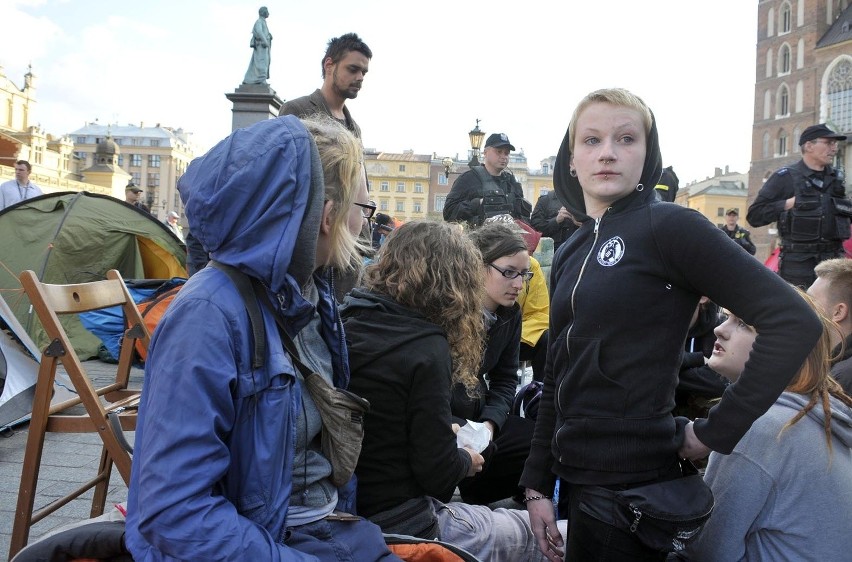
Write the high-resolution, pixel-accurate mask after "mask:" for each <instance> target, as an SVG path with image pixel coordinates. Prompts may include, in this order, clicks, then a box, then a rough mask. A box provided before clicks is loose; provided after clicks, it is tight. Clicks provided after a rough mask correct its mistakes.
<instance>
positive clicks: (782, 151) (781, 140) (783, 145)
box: [776, 132, 787, 156]
mask: <svg viewBox="0 0 852 562" xmlns="http://www.w3.org/2000/svg"><path fill="white" fill-rule="evenodd" d="M786 155H787V134H786V133H784V132H782V133H781V134H780V135H779V136H778V153H777V154H776V156H786Z"/></svg>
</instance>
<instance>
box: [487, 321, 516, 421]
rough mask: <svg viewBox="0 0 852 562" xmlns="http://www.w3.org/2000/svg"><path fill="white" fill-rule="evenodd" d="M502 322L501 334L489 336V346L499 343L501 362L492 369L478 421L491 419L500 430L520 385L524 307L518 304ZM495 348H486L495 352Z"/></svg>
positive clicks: (498, 352) (499, 359) (489, 372)
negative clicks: (519, 372)
mask: <svg viewBox="0 0 852 562" xmlns="http://www.w3.org/2000/svg"><path fill="white" fill-rule="evenodd" d="M509 312H510V313H511V314H510V316H509V317H508V318H506V319H505V320H504V319H503V318H501V319H499V320H498V322H505V325H503V326H501V329H500V332H501V336H502V337H499V338H494V337H489V340H488V347H492V346H496V347H497V348H498V349H497V350H496V351H497V354H498V355H497V357H498V359H497V362H496V364H494V365H493V366H492V367H491V368H489V369H488V395H487V397H486V399H485V405H484V406H483V407H482V414H480V419H479V420H478V421H486V420H490V421H492V422H494V425H495V426H497V429H498V430H499V429H500V428H501V427H503V424H504V423H505V422H506V418H507V417H508V416H509V409H510V408H511V407H512V400H513V399H514V397H515V390H516V389H517V387H518V354H519V353H520V347H521V318H522V317H521V309H520V307H518V306H514V307H513V308H512V309H511V310H510V311H509ZM494 351H495V350H494V349H491V350H490V352H489V350H486V351H485V353H486V354H489V355H491V354H492V353H493V352H494Z"/></svg>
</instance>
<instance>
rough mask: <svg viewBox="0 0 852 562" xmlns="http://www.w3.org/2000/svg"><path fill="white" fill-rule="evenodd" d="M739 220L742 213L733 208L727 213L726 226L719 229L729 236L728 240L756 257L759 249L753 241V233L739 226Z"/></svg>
mask: <svg viewBox="0 0 852 562" xmlns="http://www.w3.org/2000/svg"><path fill="white" fill-rule="evenodd" d="M739 218H740V212H739V211H738V210H737V209H736V208H734V207H731V208H730V209H728V211H727V212H726V213H725V224H723V225H722V226H720V227H719V228H720V229H722V232H724V233H725V234H727V235H728V238H730V239H731V240H733V241H734V242H736V243H737V244H739V245H740V246H741V247H742V249H743V250H745V251H746V252H748V253H749V254H751V255H754V254H755V252H757V248H756V247H755V246H754V243H753V242H752V241H751V232H749V231H748V230H746V229H744V228H743V227H741V226H740V225H738V224H737V220H738V219H739Z"/></svg>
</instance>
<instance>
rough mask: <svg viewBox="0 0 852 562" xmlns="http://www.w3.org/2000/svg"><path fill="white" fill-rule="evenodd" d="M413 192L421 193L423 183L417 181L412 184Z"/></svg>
mask: <svg viewBox="0 0 852 562" xmlns="http://www.w3.org/2000/svg"><path fill="white" fill-rule="evenodd" d="M414 193H423V184H422V183H420V182H417V183H415V184H414Z"/></svg>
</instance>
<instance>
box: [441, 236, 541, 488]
mask: <svg viewBox="0 0 852 562" xmlns="http://www.w3.org/2000/svg"><path fill="white" fill-rule="evenodd" d="M468 236H470V238H471V240H473V242H474V244H475V245H476V246H477V247H478V248H479V251H480V253H481V254H482V261H481V262H480V263H481V264H482V270H483V271H482V274H483V275H484V276H485V288H484V290H483V294H482V296H481V301H480V302H481V306H482V316H483V318H484V320H483V321H484V322H485V331H486V340H485V341H486V342H487V343H486V345H485V349H484V351H483V353H482V361H481V363H480V367H479V373H478V374H479V382H478V383H477V389H476V393H475V394H474V395H471V394H470V393H468V392H467V391H466V389H465V388H464V387H463V386H461V385H458V384H457V385H455V387H454V389H453V396H452V402H451V409H452V412H453V416H454V417H455V419H456V423H458V424H459V425H463V424H465V423H466V420H471V421H475V422H479V423H483V424H484V425H485V426H486V427H488V430H489V432H490V435H491V440H492V444H491V445H490V446H489V448H488V449H486V451H485V452H484V456H485V459H486V462H485V467H484V468H483V470H482V472H481V473H479V474H477V475H476V476H474V477H472V478H466V479H464V480H463V481H462V482H461V483H460V484H459V492H460V493H461V497H462V499H464V501H465V502H467V503H473V504H490V503H493V502H496V501H499V500H502V499H505V498H510V497H516V496H519V488H518V478H519V477H520V474H521V470H523V466H524V462H525V460H526V458H527V453H528V452H529V446H530V440H531V439H532V431H533V428H534V426H535V424H534V422H533V421H532V420H529V419H526V418H521V417H518V416H514V415H509V411H510V409H511V406H512V401H513V399H514V397H515V392H516V390H517V387H518V366H519V359H518V358H519V356H520V345H521V324H522V316H521V309H520V307H519V306H518V304H517V300H518V296H519V295H520V294H521V291H522V290H523V288H524V282H525V281H530V280H531V278H532V277H533V273H532V271H531V270H530V255H529V250H528V246H527V244H526V242H525V241H524V238H523V231H522V230H521V229H520V228H518V227H517V226H515V225H514V224H511V223H504V222H488V223H486V224H485V225H483V226H481V227H479V228H478V229H476V230H473V231H471V232H469V233H468Z"/></svg>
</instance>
